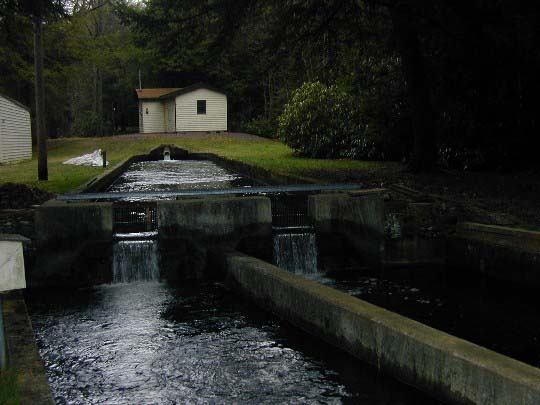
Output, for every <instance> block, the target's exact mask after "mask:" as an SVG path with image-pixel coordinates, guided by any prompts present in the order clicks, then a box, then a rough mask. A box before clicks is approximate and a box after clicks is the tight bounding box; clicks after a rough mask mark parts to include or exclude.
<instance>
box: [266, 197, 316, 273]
mask: <svg viewBox="0 0 540 405" xmlns="http://www.w3.org/2000/svg"><path fill="white" fill-rule="evenodd" d="M272 231H273V244H274V246H273V261H274V264H275V265H276V266H278V267H280V268H282V269H284V270H287V271H290V272H292V273H297V274H313V273H317V271H318V270H317V269H318V264H317V240H316V235H315V231H314V230H313V227H312V226H311V224H310V223H309V220H308V217H307V197H306V196H295V197H291V196H278V197H274V198H273V199H272Z"/></svg>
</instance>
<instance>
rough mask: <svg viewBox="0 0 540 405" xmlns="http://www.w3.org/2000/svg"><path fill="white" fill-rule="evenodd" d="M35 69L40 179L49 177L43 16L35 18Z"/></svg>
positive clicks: (43, 179)
mask: <svg viewBox="0 0 540 405" xmlns="http://www.w3.org/2000/svg"><path fill="white" fill-rule="evenodd" d="M33 20H34V70H35V76H36V77H35V79H36V83H35V93H36V138H37V147H38V180H41V181H46V180H48V179H49V170H48V168H47V132H46V130H45V90H44V84H43V17H42V16H41V14H40V13H39V14H38V15H35V16H34V18H33Z"/></svg>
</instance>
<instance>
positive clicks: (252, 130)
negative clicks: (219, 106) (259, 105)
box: [241, 116, 276, 138]
mask: <svg viewBox="0 0 540 405" xmlns="http://www.w3.org/2000/svg"><path fill="white" fill-rule="evenodd" d="M241 130H242V132H246V133H248V134H252V135H259V136H263V137H265V138H274V137H275V136H276V124H275V122H274V120H272V121H271V120H268V119H266V118H264V117H261V116H259V117H257V118H253V119H252V120H251V121H248V122H246V123H244V124H243V125H242V126H241Z"/></svg>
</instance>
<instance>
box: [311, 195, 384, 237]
mask: <svg viewBox="0 0 540 405" xmlns="http://www.w3.org/2000/svg"><path fill="white" fill-rule="evenodd" d="M308 216H309V218H310V219H311V221H312V222H313V223H314V225H315V226H317V227H319V228H321V229H323V230H327V229H328V228H330V229H331V228H333V227H335V226H336V225H340V224H347V223H349V224H353V225H356V226H357V227H358V228H360V229H362V230H364V231H365V232H370V233H379V234H383V233H384V198H383V193H382V190H379V189H375V190H362V191H358V192H354V193H347V194H346V193H333V194H315V195H310V196H309V197H308Z"/></svg>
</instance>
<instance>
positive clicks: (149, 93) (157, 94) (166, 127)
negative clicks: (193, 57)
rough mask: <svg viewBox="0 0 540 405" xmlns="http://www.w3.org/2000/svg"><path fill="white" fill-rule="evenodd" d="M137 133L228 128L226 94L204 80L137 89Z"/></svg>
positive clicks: (221, 129)
mask: <svg viewBox="0 0 540 405" xmlns="http://www.w3.org/2000/svg"><path fill="white" fill-rule="evenodd" d="M136 92H137V98H138V99H139V132H141V133H159V132H219V131H227V95H226V94H225V92H223V91H221V90H218V89H216V88H214V87H212V86H208V85H206V84H203V83H199V84H194V85H192V86H188V87H184V88H159V89H137V90H136Z"/></svg>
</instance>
